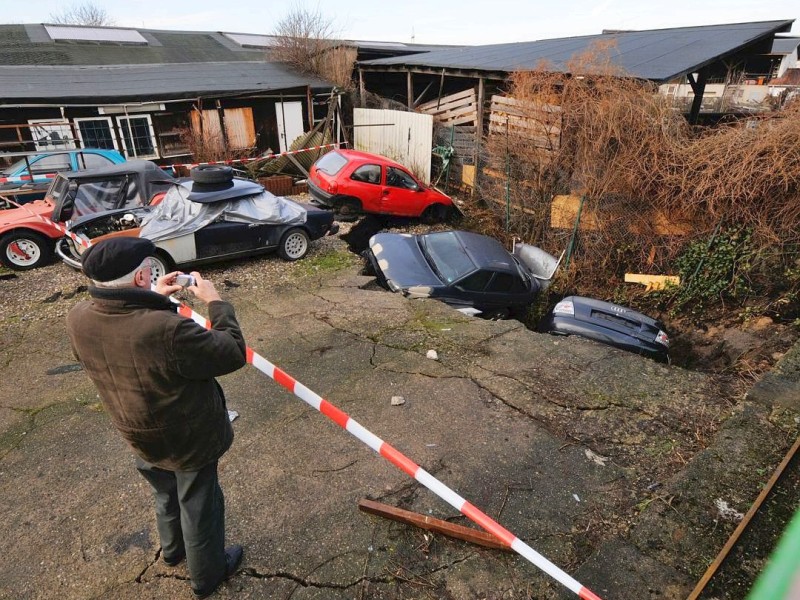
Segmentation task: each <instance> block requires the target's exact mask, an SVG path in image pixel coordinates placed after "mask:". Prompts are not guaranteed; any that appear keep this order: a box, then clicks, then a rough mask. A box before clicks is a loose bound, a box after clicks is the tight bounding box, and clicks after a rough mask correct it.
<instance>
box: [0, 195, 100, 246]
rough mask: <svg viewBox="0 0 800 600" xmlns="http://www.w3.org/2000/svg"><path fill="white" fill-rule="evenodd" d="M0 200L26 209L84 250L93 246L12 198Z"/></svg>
mask: <svg viewBox="0 0 800 600" xmlns="http://www.w3.org/2000/svg"><path fill="white" fill-rule="evenodd" d="M0 199H2V200H5V201H6V202H8V203H9V204H13V205H14V206H16V207H17V208H22V209H24V210H25V211H27V212H28V214H30V215H31V216H32V217H35V218H36V219H38V220H39V221H41V222H42V223H44V224H45V225H50V226H51V227H54V228H55V229H57V230H58V231H59V232H60V233H63V234H64V235H66V236H67V237H68V238H70V239H71V240H73V241H74V242H75V243H77V244H80V245H81V246H83V247H84V248H88V247H89V246H91V245H92V243H91V241H89V240H87V239H86V238H82V237H81V236H79V235H77V234H75V233H72V232H71V231H70V230H69V229H67V228H66V227H64V226H63V225H62V224H61V223H56V222H55V221H53V220H52V219H48V218H47V217H43V216H42V215H40V214H37V213H35V212H33V211H32V210H31V209H30V208H28V207H27V206H25V205H24V204H19V203H17V202H14V200H12V199H11V198H8V197H6V196H2V195H0Z"/></svg>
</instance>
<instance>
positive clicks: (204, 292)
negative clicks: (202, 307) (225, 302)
mask: <svg viewBox="0 0 800 600" xmlns="http://www.w3.org/2000/svg"><path fill="white" fill-rule="evenodd" d="M191 275H192V276H193V277H194V285H190V286H189V287H187V288H186V289H187V290H189V291H190V292H192V293H193V294H194V295H195V298H197V299H198V300H200V301H201V302H203V303H205V304H208V303H209V302H213V301H214V300H222V298H220V297H219V292H217V288H215V287H214V284H213V283H212V282H211V280H210V279H203V277H202V276H201V275H200V273H198V272H197V271H192V272H191Z"/></svg>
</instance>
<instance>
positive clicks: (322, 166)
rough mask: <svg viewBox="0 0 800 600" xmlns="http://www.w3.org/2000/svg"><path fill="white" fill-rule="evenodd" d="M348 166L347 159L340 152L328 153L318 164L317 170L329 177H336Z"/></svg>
mask: <svg viewBox="0 0 800 600" xmlns="http://www.w3.org/2000/svg"><path fill="white" fill-rule="evenodd" d="M346 164H347V159H346V158H345V157H344V156H342V155H341V154H339V153H338V152H335V151H334V152H328V153H327V154H326V155H325V156H323V157H322V158H320V159H319V160H318V161H317V162H316V165H317V169H318V170H319V171H322V172H323V173H327V174H328V175H336V174H337V173H338V172H339V171H341V170H342V167H343V166H345V165H346Z"/></svg>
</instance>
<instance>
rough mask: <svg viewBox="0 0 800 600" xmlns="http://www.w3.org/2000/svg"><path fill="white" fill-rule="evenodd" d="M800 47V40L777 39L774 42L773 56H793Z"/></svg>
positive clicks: (791, 38)
mask: <svg viewBox="0 0 800 600" xmlns="http://www.w3.org/2000/svg"><path fill="white" fill-rule="evenodd" d="M798 45H800V38H796V37H776V38H775V41H774V42H772V52H771V54H791V53H792V52H794V51H795V49H796V48H797V46H798Z"/></svg>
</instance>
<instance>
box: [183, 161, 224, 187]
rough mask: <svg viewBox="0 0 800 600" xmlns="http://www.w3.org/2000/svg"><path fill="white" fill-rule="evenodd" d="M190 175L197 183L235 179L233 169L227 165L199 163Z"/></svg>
mask: <svg viewBox="0 0 800 600" xmlns="http://www.w3.org/2000/svg"><path fill="white" fill-rule="evenodd" d="M189 175H191V177H192V181H194V182H197V183H227V182H229V181H231V180H232V179H233V169H232V168H231V167H227V166H225V165H198V166H196V167H193V168H192V170H191V171H190V172H189Z"/></svg>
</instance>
